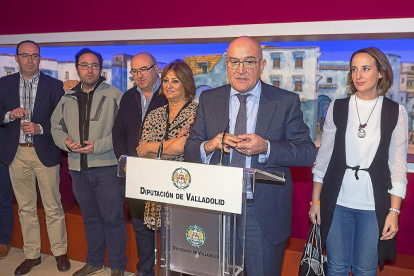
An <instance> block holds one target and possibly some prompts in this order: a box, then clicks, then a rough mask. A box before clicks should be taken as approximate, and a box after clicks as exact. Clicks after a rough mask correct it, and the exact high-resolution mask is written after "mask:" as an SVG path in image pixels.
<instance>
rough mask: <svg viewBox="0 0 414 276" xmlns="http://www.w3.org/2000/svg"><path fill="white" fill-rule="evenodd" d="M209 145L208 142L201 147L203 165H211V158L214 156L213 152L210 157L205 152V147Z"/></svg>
mask: <svg viewBox="0 0 414 276" xmlns="http://www.w3.org/2000/svg"><path fill="white" fill-rule="evenodd" d="M206 143H207V141H205V142H203V143H201V145H200V157H201V163H203V164H210V159H211V156H213V153H214V151H213V152H210V154H209V155H207V154H206V151H205V150H204V145H205V144H206Z"/></svg>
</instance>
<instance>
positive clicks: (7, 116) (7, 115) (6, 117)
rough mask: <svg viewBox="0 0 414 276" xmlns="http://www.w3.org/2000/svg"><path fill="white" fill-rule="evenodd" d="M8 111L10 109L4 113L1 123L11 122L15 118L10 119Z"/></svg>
mask: <svg viewBox="0 0 414 276" xmlns="http://www.w3.org/2000/svg"><path fill="white" fill-rule="evenodd" d="M10 113H11V111H9V112H7V113H6V114H5V115H4V120H3V123H5V124H7V123H10V122H13V121H14V120H15V119H10Z"/></svg>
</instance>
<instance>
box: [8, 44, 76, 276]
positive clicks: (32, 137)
mask: <svg viewBox="0 0 414 276" xmlns="http://www.w3.org/2000/svg"><path fill="white" fill-rule="evenodd" d="M16 61H17V63H18V64H19V66H20V72H19V73H16V74H13V75H10V76H6V77H3V78H1V79H0V118H1V120H0V123H1V124H4V125H5V130H4V139H3V145H2V151H1V153H0V161H1V162H3V163H4V164H6V165H8V166H9V172H10V178H11V182H12V186H13V191H14V194H15V196H16V200H17V203H18V205H19V218H20V222H21V229H22V234H23V240H24V246H23V249H24V254H25V261H24V262H22V263H21V264H20V265H19V266H18V267H17V268H16V271H15V275H24V274H27V273H28V272H29V271H30V270H31V269H32V267H33V266H36V265H39V264H40V263H41V258H40V228H39V219H38V216H37V205H36V203H37V194H36V180H37V182H38V186H39V191H40V195H41V197H42V202H43V207H44V209H45V213H46V224H47V230H48V235H49V240H50V245H51V250H52V253H53V255H54V256H55V258H56V262H57V268H58V270H59V271H66V270H68V269H70V262H69V260H68V258H67V256H66V252H67V236H66V225H65V213H64V212H63V208H62V204H61V201H60V192H59V183H60V178H59V165H60V161H61V155H60V150H59V149H58V148H57V147H56V146H55V144H54V142H53V139H52V136H51V134H50V126H51V124H50V117H51V115H52V113H53V110H54V109H55V107H56V105H57V104H58V102H59V100H60V98H61V97H62V95H63V94H64V91H63V84H62V82H61V81H58V80H56V79H54V78H51V77H49V76H47V75H45V74H43V73H41V72H40V70H39V64H40V48H39V46H38V45H37V44H36V43H35V42H33V41H23V42H21V43H19V44H18V45H17V48H16Z"/></svg>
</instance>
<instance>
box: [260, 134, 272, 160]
mask: <svg viewBox="0 0 414 276" xmlns="http://www.w3.org/2000/svg"><path fill="white" fill-rule="evenodd" d="M266 142H267V152H266V154H263V153H261V154H259V159H258V161H259V163H261V164H265V163H267V160H269V156H270V142H269V140H266Z"/></svg>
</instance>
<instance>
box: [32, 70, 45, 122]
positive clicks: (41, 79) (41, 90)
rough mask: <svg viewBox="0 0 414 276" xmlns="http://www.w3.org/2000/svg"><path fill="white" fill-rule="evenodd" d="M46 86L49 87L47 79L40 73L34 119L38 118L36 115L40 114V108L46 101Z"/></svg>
mask: <svg viewBox="0 0 414 276" xmlns="http://www.w3.org/2000/svg"><path fill="white" fill-rule="evenodd" d="M46 86H47V78H45V75H44V74H43V73H42V72H40V76H39V83H38V85H37V91H36V98H35V104H34V107H33V117H35V116H36V113H38V112H39V111H38V110H40V109H41V108H39V106H40V105H41V103H42V101H44V100H45V93H46Z"/></svg>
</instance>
